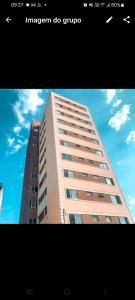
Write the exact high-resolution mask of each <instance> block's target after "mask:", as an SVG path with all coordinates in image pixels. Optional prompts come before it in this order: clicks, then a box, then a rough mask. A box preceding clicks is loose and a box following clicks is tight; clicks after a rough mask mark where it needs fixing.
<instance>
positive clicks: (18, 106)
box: [13, 89, 44, 128]
mask: <svg viewBox="0 0 135 300" xmlns="http://www.w3.org/2000/svg"><path fill="white" fill-rule="evenodd" d="M41 92H42V90H41V89H34V90H29V89H28V90H19V91H18V90H17V94H18V100H17V101H16V102H15V104H14V105H13V110H14V113H15V115H16V117H17V120H18V122H19V125H20V126H21V127H24V128H29V127H30V123H29V122H28V121H27V120H26V116H27V115H28V114H32V115H35V114H36V112H37V111H38V108H39V106H41V105H43V104H44V99H42V98H41V96H40V94H41Z"/></svg>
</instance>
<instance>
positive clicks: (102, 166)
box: [99, 163, 108, 169]
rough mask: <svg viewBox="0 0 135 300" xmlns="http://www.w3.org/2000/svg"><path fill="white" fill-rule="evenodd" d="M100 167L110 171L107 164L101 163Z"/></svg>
mask: <svg viewBox="0 0 135 300" xmlns="http://www.w3.org/2000/svg"><path fill="white" fill-rule="evenodd" d="M99 167H100V168H101V169H108V167H107V164H105V163H99Z"/></svg>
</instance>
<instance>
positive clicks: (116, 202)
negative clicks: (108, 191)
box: [111, 195, 121, 204]
mask: <svg viewBox="0 0 135 300" xmlns="http://www.w3.org/2000/svg"><path fill="white" fill-rule="evenodd" d="M111 200H112V203H114V204H121V201H120V197H119V196H114V195H111Z"/></svg>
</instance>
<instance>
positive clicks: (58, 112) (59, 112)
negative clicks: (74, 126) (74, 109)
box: [56, 110, 64, 115]
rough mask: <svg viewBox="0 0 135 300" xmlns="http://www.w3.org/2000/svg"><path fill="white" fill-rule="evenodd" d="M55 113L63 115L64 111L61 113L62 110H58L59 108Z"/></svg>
mask: <svg viewBox="0 0 135 300" xmlns="http://www.w3.org/2000/svg"><path fill="white" fill-rule="evenodd" d="M56 114H58V115H64V113H62V112H61V111H59V110H56Z"/></svg>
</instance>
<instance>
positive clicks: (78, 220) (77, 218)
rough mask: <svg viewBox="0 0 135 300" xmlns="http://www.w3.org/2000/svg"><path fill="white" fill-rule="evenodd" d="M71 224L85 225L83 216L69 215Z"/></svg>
mask: <svg viewBox="0 0 135 300" xmlns="http://www.w3.org/2000/svg"><path fill="white" fill-rule="evenodd" d="M69 220H70V224H83V218H82V215H71V214H70V215H69Z"/></svg>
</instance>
